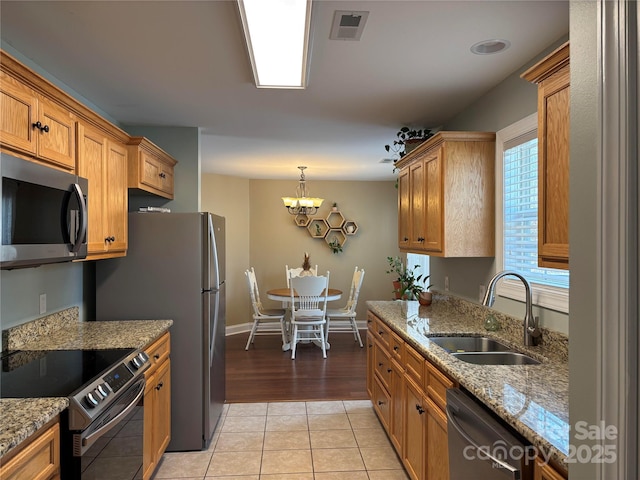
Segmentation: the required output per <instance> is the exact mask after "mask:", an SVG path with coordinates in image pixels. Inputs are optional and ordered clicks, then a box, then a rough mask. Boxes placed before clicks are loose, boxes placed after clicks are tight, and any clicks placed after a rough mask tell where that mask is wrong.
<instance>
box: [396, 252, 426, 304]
mask: <svg viewBox="0 0 640 480" xmlns="http://www.w3.org/2000/svg"><path fill="white" fill-rule="evenodd" d="M387 262H388V263H389V269H388V270H387V273H391V274H394V275H396V276H397V279H396V280H394V282H393V288H394V290H393V293H395V296H396V298H398V299H406V300H416V299H419V296H420V293H421V292H423V291H424V290H425V289H427V290H428V289H429V288H431V285H429V286H427V287H424V286H423V284H424V283H426V281H427V279H428V278H429V275H424V276H423V275H422V274H420V275H417V274H416V269H418V268H420V265H414V266H413V268H409V267H408V266H407V265H405V263H404V262H403V261H402V259H401V258H400V257H387Z"/></svg>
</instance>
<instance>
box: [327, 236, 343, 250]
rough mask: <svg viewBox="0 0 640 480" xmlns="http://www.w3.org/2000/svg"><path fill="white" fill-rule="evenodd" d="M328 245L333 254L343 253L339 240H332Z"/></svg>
mask: <svg viewBox="0 0 640 480" xmlns="http://www.w3.org/2000/svg"><path fill="white" fill-rule="evenodd" d="M328 245H329V248H330V249H331V251H332V252H333V253H340V252H341V251H342V245H340V242H339V241H338V239H337V238H334V239H333V240H331V241H330V242H329V244H328Z"/></svg>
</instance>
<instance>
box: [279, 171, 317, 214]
mask: <svg viewBox="0 0 640 480" xmlns="http://www.w3.org/2000/svg"><path fill="white" fill-rule="evenodd" d="M298 168H299V169H300V183H298V187H297V188H296V195H297V197H282V201H283V202H284V206H285V207H287V210H288V211H289V213H290V214H291V215H315V214H316V212H317V211H318V207H319V206H320V205H322V202H324V198H314V197H308V196H307V195H308V193H309V192H307V181H306V179H305V177H304V169H305V168H307V167H298Z"/></svg>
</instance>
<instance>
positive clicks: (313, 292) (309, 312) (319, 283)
mask: <svg viewBox="0 0 640 480" xmlns="http://www.w3.org/2000/svg"><path fill="white" fill-rule="evenodd" d="M289 280H290V287H289V290H290V293H291V327H292V331H293V333H292V335H291V359H292V360H295V358H296V347H297V345H298V343H299V342H303V341H304V342H313V343H316V344H319V345H320V348H322V357H323V358H327V349H326V344H325V334H324V325H325V324H326V322H327V320H326V313H327V295H328V292H329V272H327V274H326V276H321V275H318V276H315V277H312V276H307V277H291V278H290V279H289Z"/></svg>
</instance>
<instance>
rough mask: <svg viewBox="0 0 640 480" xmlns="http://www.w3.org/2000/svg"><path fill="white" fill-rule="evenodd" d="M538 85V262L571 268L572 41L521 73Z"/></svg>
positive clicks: (548, 265)
mask: <svg viewBox="0 0 640 480" xmlns="http://www.w3.org/2000/svg"><path fill="white" fill-rule="evenodd" d="M522 78H524V79H526V80H528V81H530V82H533V83H536V84H537V85H538V265H539V266H541V267H551V268H561V269H565V270H566V269H568V268H569V85H570V76H569V42H567V43H565V44H564V45H562V46H561V47H560V48H558V49H557V50H555V51H554V52H552V53H551V54H550V55H548V56H547V57H546V58H544V59H543V60H541V61H540V62H539V63H537V64H536V65H534V66H533V67H531V68H530V69H529V70H527V71H526V72H524V73H523V74H522Z"/></svg>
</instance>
